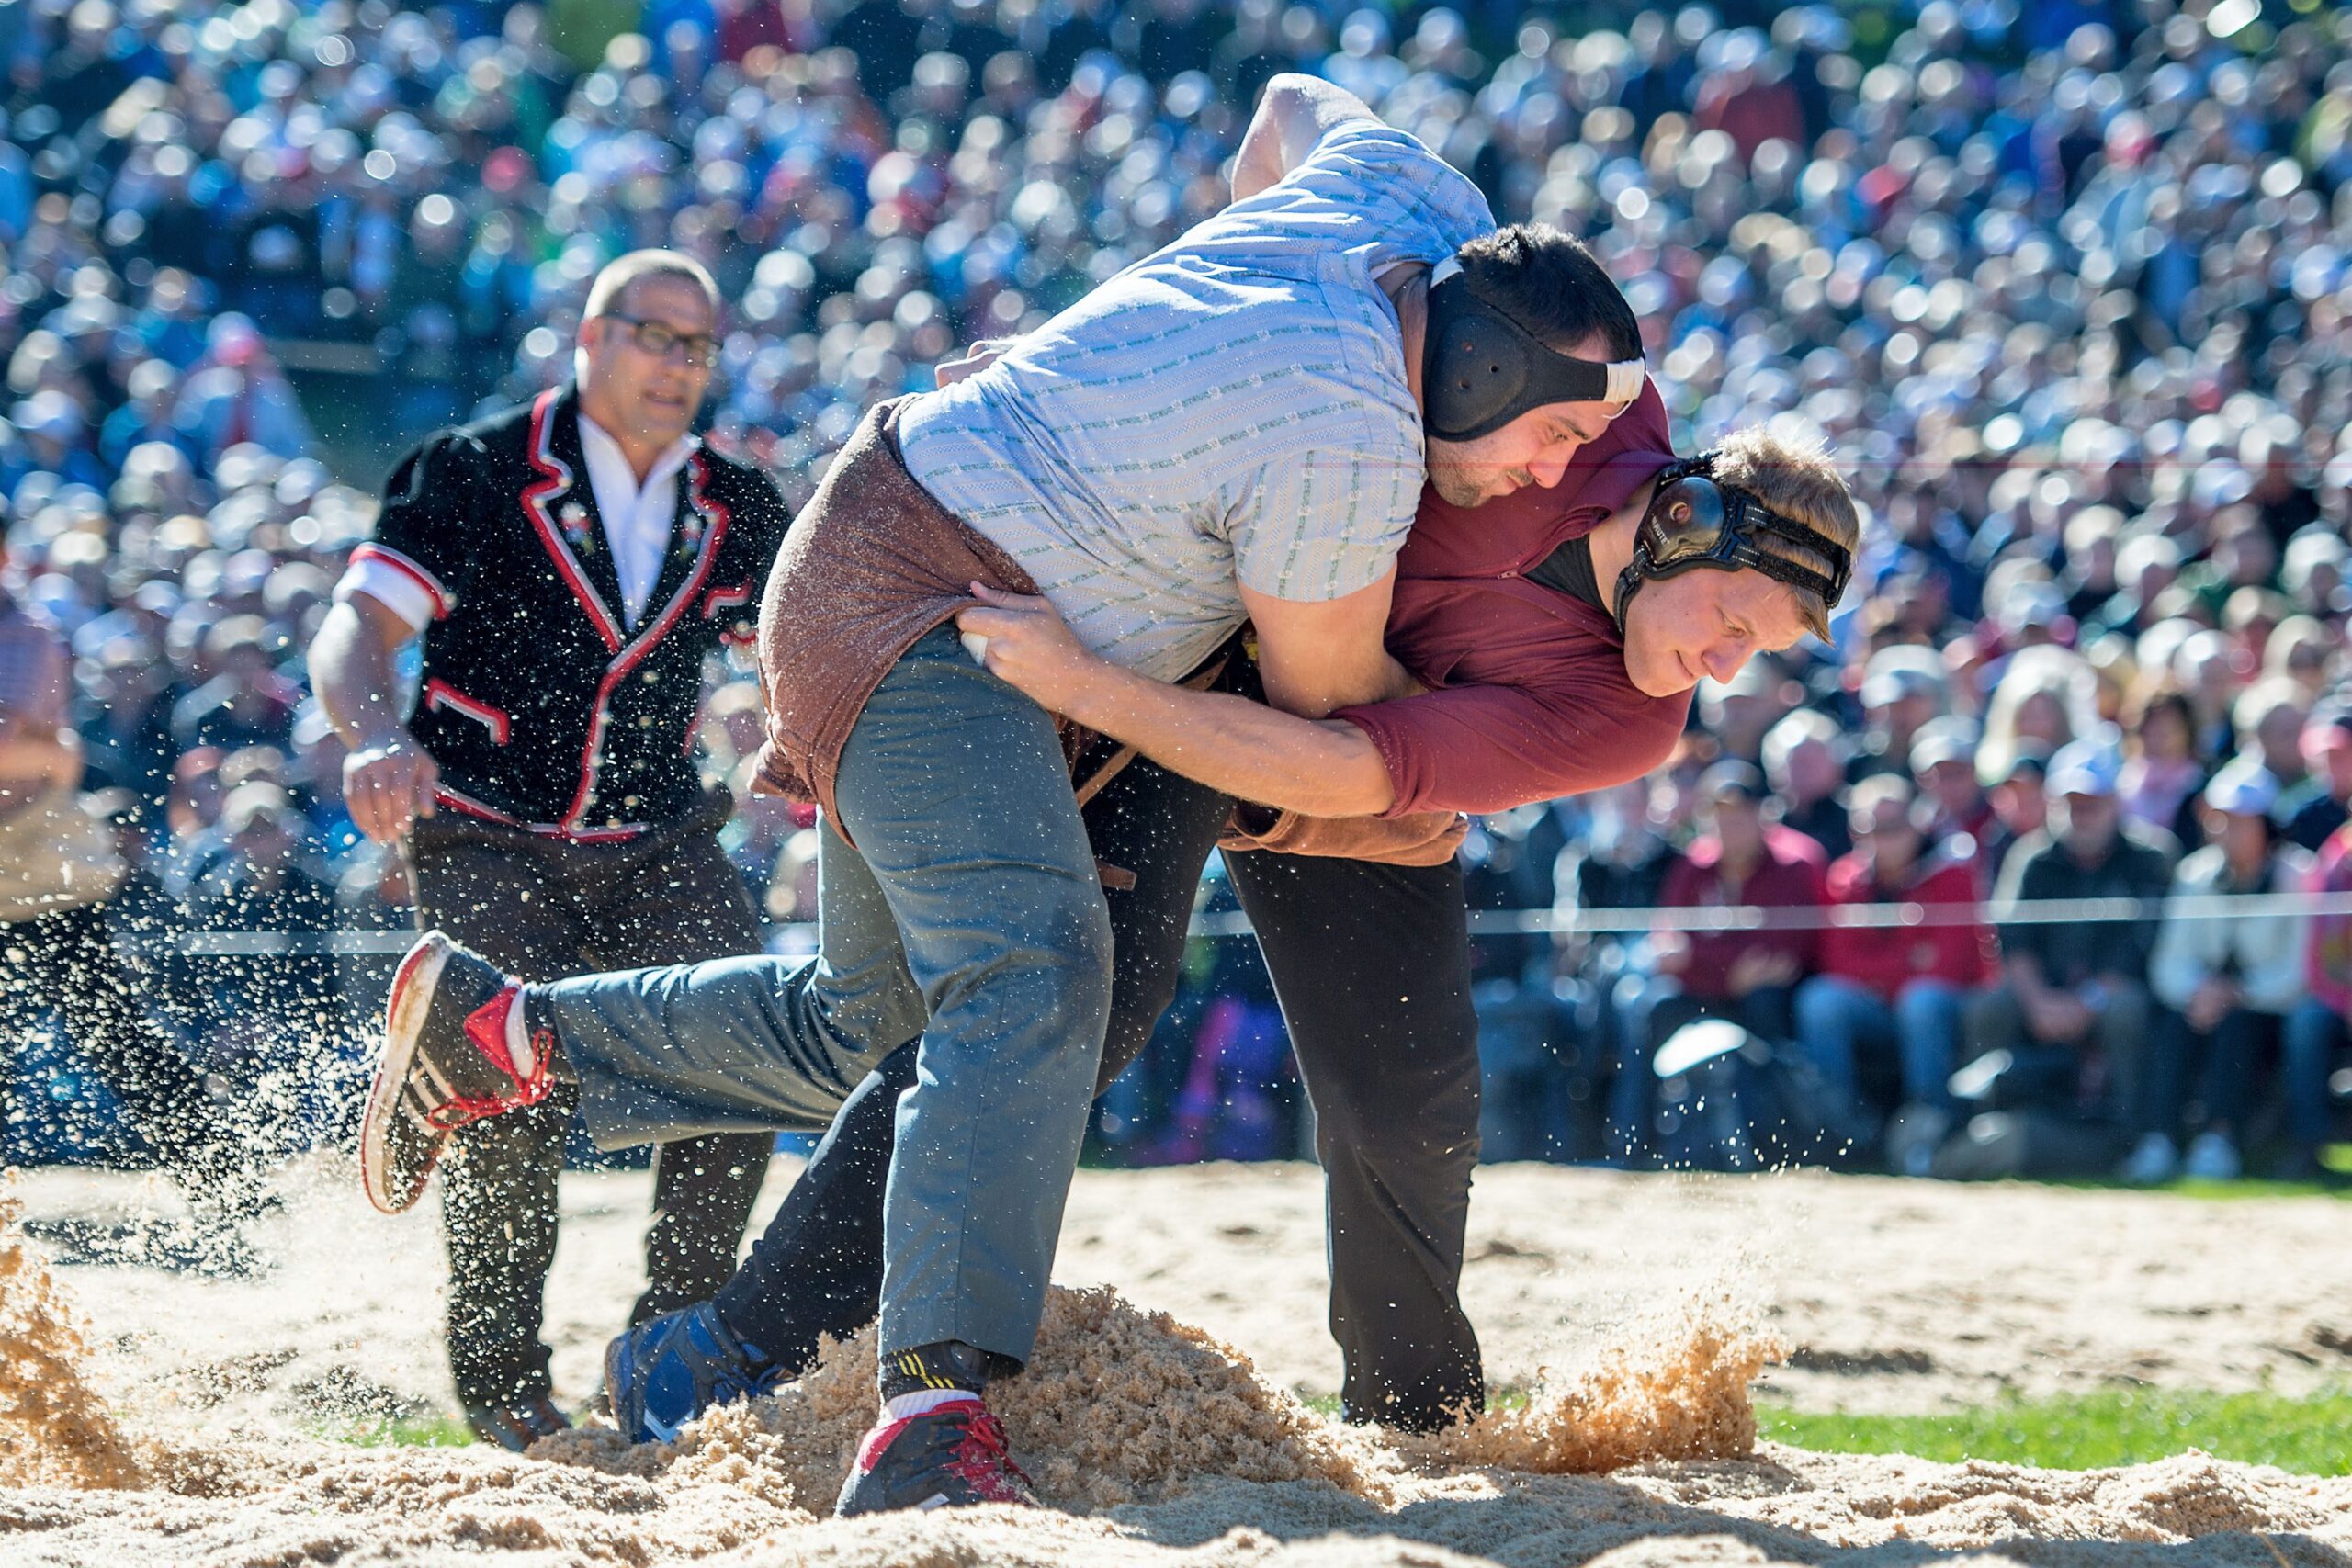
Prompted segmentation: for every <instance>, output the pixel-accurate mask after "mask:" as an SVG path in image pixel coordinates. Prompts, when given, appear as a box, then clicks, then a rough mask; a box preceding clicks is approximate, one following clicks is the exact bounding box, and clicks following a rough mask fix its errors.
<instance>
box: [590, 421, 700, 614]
mask: <svg viewBox="0 0 2352 1568" xmlns="http://www.w3.org/2000/svg"><path fill="white" fill-rule="evenodd" d="M694 449H695V444H694V441H693V439H692V438H691V437H689V436H681V437H679V438H678V440H677V441H676V442H674V443H673V445H672V446H671V447H670V449H669V450H668V451H666V452H664V453H662V456H661V457H658V458H656V459H655V460H654V464H653V468H652V469H651V471H650V472H649V473H648V474H647V475H646V476H645V482H644V483H643V484H642V485H640V484H639V483H638V482H637V471H636V470H635V469H633V468H630V467H629V464H628V457H627V455H625V454H624V453H623V452H622V451H621V444H620V443H619V442H617V441H616V440H614V439H613V438H612V436H611V435H610V434H606V433H605V429H604V427H603V426H601V425H599V424H598V423H596V422H595V421H594V420H593V419H590V418H589V417H588V416H587V415H586V414H584V413H583V414H582V415H581V416H580V450H581V453H582V456H584V457H586V458H587V459H588V483H589V486H590V488H591V489H593V490H594V491H595V495H596V512H597V514H598V515H599V516H601V517H602V518H603V519H604V520H605V544H607V545H609V546H611V547H612V551H613V570H614V571H615V572H616V574H617V575H618V576H619V578H620V580H621V619H622V620H623V621H624V622H626V623H627V624H628V626H631V627H634V626H636V625H637V623H638V621H639V619H641V618H642V617H643V616H644V615H645V605H646V601H648V600H650V599H651V598H652V597H653V585H654V584H655V583H656V582H659V581H661V580H662V558H663V557H665V556H667V555H668V554H669V553H670V530H671V529H672V528H673V527H674V526H675V525H676V524H677V521H678V470H679V469H680V468H684V467H685V462H686V458H687V457H689V456H690V455H691V454H692V453H693V451H694Z"/></svg>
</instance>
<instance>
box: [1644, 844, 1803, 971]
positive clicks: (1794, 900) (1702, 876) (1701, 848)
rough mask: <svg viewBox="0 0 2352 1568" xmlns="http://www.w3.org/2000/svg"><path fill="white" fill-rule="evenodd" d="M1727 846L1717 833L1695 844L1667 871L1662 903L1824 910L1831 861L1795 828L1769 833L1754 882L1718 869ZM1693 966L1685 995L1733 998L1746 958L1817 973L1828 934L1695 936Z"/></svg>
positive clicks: (1789, 932) (1679, 906) (1693, 906)
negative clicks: (1780, 958) (1758, 956)
mask: <svg viewBox="0 0 2352 1568" xmlns="http://www.w3.org/2000/svg"><path fill="white" fill-rule="evenodd" d="M1723 852H1724V847H1723V842H1722V840H1719V839H1716V838H1715V837H1713V835H1712V834H1710V835H1709V836H1707V837H1705V838H1702V839H1699V840H1695V841H1693V842H1692V844H1691V847H1690V848H1689V849H1688V850H1685V851H1684V852H1682V853H1681V854H1680V855H1679V856H1678V857H1677V858H1676V859H1675V862H1674V863H1673V864H1672V865H1671V866H1669V867H1668V868H1667V873H1666V882H1665V885H1664V886H1662V887H1661V888H1660V889H1659V892H1658V900H1657V901H1658V903H1659V904H1661V905H1663V906H1664V907H1666V908H1670V909H1711V908H1724V907H1725V906H1727V905H1738V904H1758V905H1762V906H1764V907H1765V908H1803V909H1815V908H1820V907H1821V904H1822V899H1823V890H1822V870H1823V866H1824V864H1825V863H1826V858H1827V857H1826V856H1825V855H1824V854H1823V853H1822V852H1821V846H1820V845H1819V844H1816V843H1815V842H1814V841H1813V840H1811V839H1808V838H1806V837H1805V836H1804V834H1803V833H1800V832H1797V831H1796V830H1795V829H1790V828H1783V827H1781V826H1780V825H1779V824H1777V823H1775V824H1773V825H1771V826H1770V827H1767V828H1766V829H1764V863H1763V864H1762V865H1760V866H1758V867H1757V869H1756V871H1755V872H1754V873H1753V874H1751V875H1750V876H1749V877H1748V878H1747V881H1745V882H1741V883H1737V884H1732V883H1729V882H1727V880H1726V879H1725V878H1724V874H1723V868H1722V866H1721V864H1720V862H1721V861H1722V859H1723ZM1690 934H1691V962H1690V964H1689V965H1688V967H1686V968H1685V969H1684V970H1683V972H1682V975H1681V976H1680V978H1681V981H1682V989H1683V991H1684V993H1685V994H1686V995H1689V996H1692V997H1696V998H1699V999H1700V1000H1702V1001H1729V1000H1731V999H1732V997H1731V993H1730V990H1729V989H1728V987H1727V985H1726V982H1727V981H1728V980H1729V978H1730V976H1731V971H1732V965H1733V964H1735V963H1736V962H1737V961H1738V958H1739V955H1740V954H1741V953H1749V952H1766V953H1787V954H1788V955H1789V956H1790V957H1792V958H1793V959H1795V960H1796V961H1797V972H1798V973H1799V974H1800V975H1803V974H1808V973H1810V972H1811V971H1812V970H1813V968H1814V962H1815V957H1816V955H1817V953H1818V952H1819V949H1820V943H1821V936H1822V933H1821V932H1820V931H1809V930H1789V929H1785V928H1784V929H1781V930H1777V931H1776V930H1770V929H1767V930H1763V931H1692V932H1691V933H1690Z"/></svg>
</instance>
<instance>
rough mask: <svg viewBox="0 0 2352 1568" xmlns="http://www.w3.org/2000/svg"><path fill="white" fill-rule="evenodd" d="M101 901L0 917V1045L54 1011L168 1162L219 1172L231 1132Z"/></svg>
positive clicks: (178, 1171) (228, 1162) (182, 1172)
mask: <svg viewBox="0 0 2352 1568" xmlns="http://www.w3.org/2000/svg"><path fill="white" fill-rule="evenodd" d="M153 991H154V979H153V973H152V971H150V970H148V969H145V968H141V967H137V966H134V965H133V964H131V963H130V962H129V961H127V960H125V959H123V958H122V957H121V956H119V954H118V953H116V952H115V949H114V945H113V943H112V942H110V941H109V940H108V933H107V906H106V905H104V904H84V905H81V906H79V907H78V908H71V909H61V910H59V911H57V912H56V913H54V914H48V915H43V916H41V917H40V919H33V920H17V921H10V922H6V923H0V1052H7V1053H13V1052H14V1051H15V1050H16V1049H17V1047H18V1046H19V1045H20V1044H21V1043H23V1041H24V1039H25V1037H26V1036H27V1035H28V1034H30V1033H31V1032H32V1031H33V1029H34V1028H35V1027H36V1026H37V1025H38V1024H39V1023H40V1021H41V1020H42V1019H43V1018H45V1017H48V1016H49V1015H50V1014H51V1013H52V1012H53V1013H55V1014H56V1015H57V1017H58V1018H59V1019H61V1020H62V1021H63V1023H64V1025H65V1032H66V1034H67V1036H68V1037H69V1038H70V1039H71V1040H72V1041H73V1042H74V1045H75V1046H76V1047H77V1048H78V1049H79V1050H80V1051H81V1052H82V1053H83V1055H85V1056H86V1057H87V1058H88V1059H89V1062H90V1066H92V1067H93V1068H95V1069H96V1072H97V1075H98V1077H100V1078H102V1079H104V1080H105V1082H106V1085H107V1088H109V1089H113V1090H114V1093H115V1098H116V1099H118V1100H121V1101H122V1105H123V1109H124V1111H127V1112H128V1113H129V1114H130V1123H131V1125H132V1126H133V1127H135V1128H136V1129H137V1130H138V1132H139V1135H140V1136H141V1138H143V1139H145V1140H146V1142H147V1145H148V1147H149V1148H150V1149H152V1150H153V1151H154V1154H155V1156H156V1157H157V1158H158V1159H159V1160H161V1161H162V1162H163V1164H164V1166H165V1167H167V1168H170V1169H171V1170H172V1171H173V1172H174V1174H175V1175H177V1176H180V1177H183V1178H195V1179H199V1180H202V1179H221V1178H225V1177H227V1176H228V1175H229V1174H230V1173H231V1171H232V1168H233V1167H234V1165H235V1163H236V1161H235V1159H234V1157H233V1155H232V1140H231V1139H229V1138H226V1137H224V1136H222V1135H221V1130H219V1129H217V1127H216V1120H215V1117H214V1115H213V1111H212V1108H211V1106H210V1105H209V1101H208V1098H207V1096H206V1094H205V1092H204V1080H203V1077H202V1075H201V1074H199V1073H198V1070H197V1068H196V1066H194V1064H193V1063H191V1062H190V1061H189V1059H188V1057H187V1055H186V1054H185V1053H184V1052H182V1051H181V1049H180V1047H179V1043H178V1042H177V1041H176V1040H175V1039H174V1038H173V1036H172V1034H171V1032H170V1031H169V1030H167V1029H166V1028H165V1027H164V1024H163V1023H162V1022H161V1021H159V1020H158V1019H157V1017H156V1016H155V1014H154V1013H153V1011H151V1010H149V1008H148V1005H147V1003H146V1001H145V1000H144V999H143V998H145V997H147V996H150V995H153ZM92 1132H93V1134H95V1133H96V1129H95V1128H94V1129H92Z"/></svg>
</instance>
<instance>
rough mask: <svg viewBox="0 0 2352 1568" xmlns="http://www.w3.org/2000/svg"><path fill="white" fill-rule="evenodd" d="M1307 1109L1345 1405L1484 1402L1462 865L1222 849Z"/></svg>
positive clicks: (1404, 1411) (1372, 1408)
mask: <svg viewBox="0 0 2352 1568" xmlns="http://www.w3.org/2000/svg"><path fill="white" fill-rule="evenodd" d="M1228 866H1229V868H1230V870H1231V872H1232V874H1233V885H1234V888H1235V891H1236V892H1238V894H1239V895H1240V898H1241V907H1242V908H1244V909H1245V910H1247V911H1248V912H1249V915H1250V922H1251V923H1252V924H1253V925H1255V926H1256V927H1257V930H1258V940H1259V942H1260V944H1261V946H1262V947H1263V948H1264V950H1265V954H1266V964H1267V967H1268V969H1269V970H1270V971H1271V972H1272V976H1273V980H1274V990H1275V993H1276V995H1277V996H1279V997H1280V998H1281V999H1282V1004H1283V1017H1284V1018H1285V1019H1287V1020H1288V1021H1289V1023H1290V1030H1291V1042H1292V1044H1293V1046H1294V1047H1295V1050H1296V1051H1297V1054H1298V1064H1299V1071H1300V1076H1301V1077H1303V1078H1304V1079H1305V1080H1306V1093H1307V1098H1308V1100H1309V1101H1310V1102H1311V1103H1312V1104H1313V1105H1314V1107H1315V1114H1316V1147H1317V1154H1318V1155H1319V1156H1320V1157H1321V1159H1322V1162H1323V1171H1324V1184H1325V1185H1324V1190H1325V1203H1326V1209H1327V1214H1328V1222H1329V1243H1328V1245H1329V1253H1330V1262H1331V1333H1332V1336H1333V1337H1335V1338H1336V1339H1338V1340H1339V1342H1340V1350H1341V1353H1342V1355H1343V1357H1344V1359H1345V1361H1346V1369H1347V1371H1346V1382H1345V1384H1344V1387H1343V1390H1342V1394H1341V1398H1342V1403H1343V1404H1344V1407H1345V1409H1346V1411H1347V1415H1348V1416H1349V1418H1350V1419H1351V1420H1357V1421H1378V1422H1382V1423H1384V1424H1386V1425H1389V1426H1395V1427H1416V1428H1426V1427H1441V1426H1443V1425H1445V1424H1446V1423H1448V1422H1449V1421H1452V1420H1453V1419H1454V1418H1455V1417H1456V1416H1459V1415H1460V1414H1461V1413H1462V1412H1463V1411H1464V1410H1476V1409H1478V1408H1480V1407H1481V1406H1483V1405H1484V1404H1485V1402H1486V1383H1485V1375H1484V1372H1483V1370H1482V1367H1481V1362H1480V1359H1479V1352H1478V1337H1477V1335H1476V1332H1475V1331H1473V1329H1472V1328H1471V1326H1470V1319H1469V1317H1468V1315H1467V1314H1465V1313H1464V1311H1463V1310H1462V1302H1461V1293H1460V1292H1461V1283H1462V1253H1463V1243H1464V1229H1465V1227H1466V1225H1467V1224H1468V1220H1469V1212H1470V1172H1471V1168H1472V1167H1473V1166H1474V1165H1476V1163H1477V1158H1478V1023H1477V1018H1476V1013H1475V1011H1474V1010H1473V1009H1472V1006H1471V996H1470V943H1469V929H1468V919H1467V917H1466V913H1465V911H1466V905H1465V903H1464V895H1463V886H1462V874H1461V870H1460V868H1459V867H1458V866H1456V865H1455V864H1454V863H1452V862H1448V863H1445V864H1443V865H1437V866H1426V867H1417V866H1395V865H1380V864H1374V863H1370V862H1365V861H1344V860H1327V859H1317V858H1313V857H1306V856H1283V855H1275V854H1270V853H1268V852H1263V851H1251V852H1247V853H1242V854H1236V855H1233V856H1231V857H1230V858H1229V860H1228Z"/></svg>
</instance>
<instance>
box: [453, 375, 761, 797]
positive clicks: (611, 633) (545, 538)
mask: <svg viewBox="0 0 2352 1568" xmlns="http://www.w3.org/2000/svg"><path fill="white" fill-rule="evenodd" d="M556 396H557V394H556V392H555V391H553V390H549V391H546V392H542V393H540V394H539V399H538V400H537V402H535V403H533V404H532V405H531V432H530V439H529V445H528V447H527V453H528V456H529V458H530V463H531V467H532V468H534V469H536V470H537V473H538V475H539V477H538V478H537V479H534V480H533V481H532V482H531V483H530V484H529V485H528V486H526V488H525V489H524V491H523V498H522V499H523V511H524V513H525V514H526V515H527V516H528V517H529V518H530V520H531V525H532V526H533V527H534V528H536V529H537V531H538V535H539V543H540V544H541V545H542V546H543V547H545V548H546V550H547V552H548V558H550V559H552V560H553V561H554V562H555V565H556V570H558V571H559V572H560V573H561V574H562V576H563V580H564V581H565V583H567V584H568V585H569V586H570V587H571V596H572V597H573V598H574V599H575V600H577V601H579V604H580V607H581V609H582V611H583V612H585V613H586V615H587V616H588V619H589V622H590V624H591V625H593V626H594V627H595V628H596V633H597V635H598V636H599V637H602V638H604V642H605V647H606V648H607V649H611V650H612V652H613V655H614V658H613V660H612V662H611V663H610V664H608V665H606V666H605V675H604V679H603V680H601V681H599V682H597V684H596V705H595V707H594V711H593V712H591V713H590V715H589V716H588V740H587V744H586V745H585V746H583V747H582V749H581V753H580V787H579V788H578V789H577V790H576V791H574V792H573V794H572V796H571V806H570V807H567V808H566V809H565V811H564V814H563V820H562V821H560V822H525V821H522V820H521V819H519V818H515V817H513V816H511V815H509V814H508V813H506V812H503V811H500V810H498V809H496V808H495V807H491V806H489V805H486V804H485V803H483V802H481V801H479V800H475V799H473V798H472V797H471V796H469V795H462V794H460V793H459V792H458V791H456V790H452V789H450V788H448V787H447V785H444V786H442V788H441V790H440V792H439V794H440V798H441V799H442V801H443V802H444V803H445V804H447V806H448V807H450V808H451V809H453V810H457V811H462V812H464V813H465V814H466V815H468V816H469V817H480V818H484V819H485V820H488V821H492V822H503V823H506V824H508V825H509V826H512V827H518V828H526V829H529V830H530V831H532V832H534V833H545V834H549V835H552V836H554V837H558V838H564V839H571V840H576V841H578V842H581V843H599V842H609V841H612V840H618V839H627V838H630V837H633V836H634V835H636V834H639V833H641V832H643V831H645V824H643V823H641V822H630V823H621V824H617V825H614V826H607V827H603V828H591V827H589V826H588V825H587V820H586V818H587V812H588V807H589V803H590V802H591V801H592V800H593V799H594V796H595V794H596V773H597V770H598V768H599V767H600V766H601V765H602V763H603V761H604V745H605V730H606V729H607V728H609V727H610V724H611V715H610V711H609V710H610V706H611V703H612V696H613V693H614V691H615V690H616V689H617V688H618V687H619V685H620V683H621V682H622V681H624V680H626V679H627V678H628V673H629V671H632V670H634V669H636V668H637V667H638V665H639V664H640V663H642V662H644V660H645V656H646V655H647V654H648V653H650V652H651V651H652V650H653V647H654V645H655V644H656V643H659V642H660V641H661V640H662V638H663V637H667V636H668V635H669V634H670V630H671V628H672V627H673V626H676V625H677V624H678V619H679V617H680V616H681V615H684V614H685V612H686V610H687V608H688V607H689V606H690V605H692V604H694V603H695V600H696V598H698V597H699V596H700V595H701V593H702V592H703V589H704V588H705V586H706V585H707V583H708V582H709V581H710V572H711V567H712V565H713V563H714V562H716V561H717V560H718V547H719V545H720V544H721V543H722V542H724V541H725V539H726V537H727V529H728V525H729V523H730V522H731V521H732V520H733V515H734V514H733V513H732V511H731V510H730V509H729V507H727V506H726V505H725V504H724V503H723V502H718V501H714V500H712V499H710V497H709V495H708V494H707V491H708V489H709V486H710V463H709V459H708V457H706V456H705V455H704V454H703V453H701V452H699V451H697V452H695V454H694V455H693V456H692V457H689V458H688V459H687V460H686V504H687V505H688V506H689V507H690V508H692V509H693V511H694V512H695V513H696V514H697V515H699V516H702V517H704V518H706V519H707V521H708V524H709V526H708V527H707V528H706V529H705V530H704V531H703V536H702V543H701V545H700V546H699V547H698V548H697V549H696V551H695V565H694V570H692V571H691V572H689V573H687V575H686V580H685V581H684V582H683V583H681V584H679V585H678V591H677V592H675V593H673V594H672V595H671V596H670V600H669V603H668V604H665V605H663V606H662V613H661V614H660V615H656V616H655V617H654V618H653V619H652V620H651V621H650V622H648V623H647V624H646V626H645V628H644V629H643V630H642V631H640V632H639V633H638V635H637V637H636V638H635V639H634V640H632V641H629V642H628V643H627V644H626V645H624V643H623V642H622V639H621V626H620V622H619V621H617V620H616V619H615V618H614V616H613V613H612V611H611V610H610V609H608V608H607V607H606V606H605V602H604V600H603V599H601V598H600V597H598V595H597V593H596V590H595V587H594V584H592V583H590V582H589V581H588V579H587V577H586V576H585V574H583V573H582V571H581V570H580V562H579V559H578V558H577V557H575V556H573V555H572V553H571V547H570V546H568V545H567V544H565V543H564V538H563V532H562V530H561V529H560V528H558V527H557V526H556V522H555V516H554V513H552V511H551V510H550V505H551V503H552V502H554V500H555V498H556V497H558V496H560V495H562V494H563V493H565V492H566V491H570V490H571V487H572V485H573V483H574V482H575V481H574V479H573V477H572V473H571V468H570V467H569V465H567V464H565V463H564V462H563V461H562V459H560V458H559V457H557V456H556V455H555V449H554V442H553V426H554V412H555V401H556ZM742 592H743V599H742V601H741V602H742V603H747V604H748V603H749V602H750V597H751V591H750V589H749V588H748V587H746V588H744V589H743V590H742Z"/></svg>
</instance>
